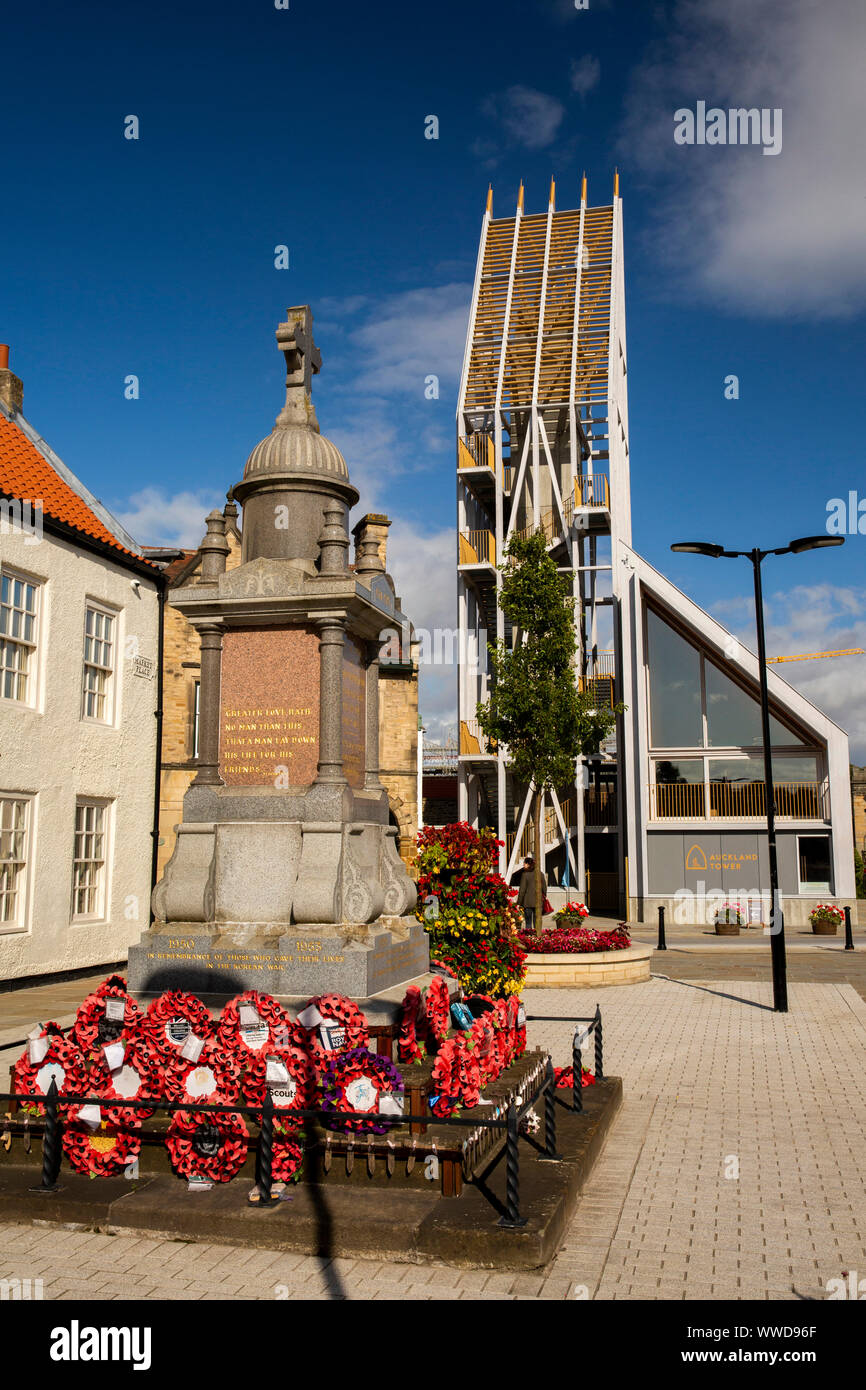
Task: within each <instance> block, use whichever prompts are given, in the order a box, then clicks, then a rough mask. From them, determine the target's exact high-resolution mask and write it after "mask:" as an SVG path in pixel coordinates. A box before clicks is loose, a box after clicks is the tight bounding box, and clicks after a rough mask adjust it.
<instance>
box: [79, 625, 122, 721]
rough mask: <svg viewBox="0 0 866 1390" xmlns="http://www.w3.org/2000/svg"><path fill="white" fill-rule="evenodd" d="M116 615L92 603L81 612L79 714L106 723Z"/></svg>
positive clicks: (110, 708) (110, 687)
mask: <svg viewBox="0 0 866 1390" xmlns="http://www.w3.org/2000/svg"><path fill="white" fill-rule="evenodd" d="M114 629H115V615H114V614H113V613H109V612H108V611H107V610H106V609H104V608H100V607H98V606H97V605H96V604H94V603H88V604H87V606H86V608H85V611H84V682H83V689H82V699H81V713H82V716H83V717H84V718H85V719H95V720H96V721H97V722H98V723H101V724H108V723H110V722H111V717H112V683H113V680H114V650H115V641H114Z"/></svg>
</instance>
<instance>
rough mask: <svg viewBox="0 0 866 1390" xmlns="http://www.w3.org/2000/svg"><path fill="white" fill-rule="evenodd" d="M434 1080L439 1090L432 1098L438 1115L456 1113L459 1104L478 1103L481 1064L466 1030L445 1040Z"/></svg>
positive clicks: (431, 1105) (432, 1108) (435, 1069)
mask: <svg viewBox="0 0 866 1390" xmlns="http://www.w3.org/2000/svg"><path fill="white" fill-rule="evenodd" d="M430 1084H431V1087H432V1089H433V1091H434V1093H435V1099H434V1100H431V1102H430V1109H431V1110H432V1112H433V1114H434V1115H441V1116H448V1115H453V1114H454V1111H455V1110H456V1109H457V1108H458V1106H466V1107H468V1109H470V1110H471V1109H472V1108H473V1107H474V1106H476V1105H477V1104H478V1102H479V1100H480V1098H481V1068H480V1066H479V1063H478V1058H477V1057H476V1056H475V1053H474V1051H473V1050H472V1048H471V1047H470V1046H469V1044H468V1042H467V1037H466V1034H465V1033H457V1034H456V1035H455V1036H454V1037H453V1038H449V1039H448V1041H447V1042H445V1043H443V1044H442V1046H441V1047H440V1049H439V1051H438V1052H437V1053H436V1061H435V1062H434V1063H433V1077H432V1080H431V1083H430Z"/></svg>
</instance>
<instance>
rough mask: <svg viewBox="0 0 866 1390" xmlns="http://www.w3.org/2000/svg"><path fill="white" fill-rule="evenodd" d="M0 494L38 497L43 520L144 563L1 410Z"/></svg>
mask: <svg viewBox="0 0 866 1390" xmlns="http://www.w3.org/2000/svg"><path fill="white" fill-rule="evenodd" d="M0 492H5V493H6V494H7V495H8V496H10V497H18V498H20V499H21V500H22V501H25V500H28V501H30V502H36V501H37V500H39V499H40V498H41V500H42V509H43V512H44V515H45V516H46V517H52V518H53V519H54V520H55V521H61V522H63V523H64V524H65V525H67V526H72V527H74V529H75V530H76V531H81V532H82V534H83V535H85V536H90V537H91V538H92V539H93V540H97V541H101V542H102V543H103V544H104V545H109V546H111V548H112V549H113V550H119V551H120V553H121V554H122V555H131V556H134V558H135V559H136V560H138V562H139V564H142V563H144V561H143V560H142V557H141V556H140V555H135V552H134V551H132V550H127V548H126V546H124V545H121V543H120V541H119V540H118V539H117V537H116V536H113V535H112V533H111V532H110V531H109V530H108V528H107V527H106V526H105V525H104V524H103V523H102V522H101V521H100V519H99V517H98V516H97V515H96V513H95V512H92V511H91V510H90V508H89V507H88V505H87V503H86V502H85V501H83V499H82V498H81V497H79V496H78V493H77V492H73V490H72V488H71V487H70V486H69V484H68V483H67V482H64V480H63V478H61V477H60V475H59V473H56V472H55V471H54V469H53V468H52V467H51V464H50V463H49V462H48V460H47V459H46V458H43V456H42V454H40V452H39V450H38V449H37V448H36V446H35V445H34V444H31V443H30V440H29V439H28V438H27V436H26V434H24V433H23V432H22V431H21V430H20V429H19V428H18V426H17V425H13V423H12V421H11V420H7V419H6V416H5V415H4V414H3V412H2V411H0Z"/></svg>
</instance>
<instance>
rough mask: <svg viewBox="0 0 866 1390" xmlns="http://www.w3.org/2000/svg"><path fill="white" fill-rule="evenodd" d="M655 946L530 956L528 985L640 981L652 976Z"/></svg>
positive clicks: (586, 986)
mask: <svg viewBox="0 0 866 1390" xmlns="http://www.w3.org/2000/svg"><path fill="white" fill-rule="evenodd" d="M651 958H652V947H651V946H626V947H625V949H624V950H619V951H557V952H555V953H551V954H550V955H541V954H538V955H536V954H535V953H532V954H530V955H528V956H527V957H526V981H525V986H524V987H525V988H526V989H597V988H598V987H599V986H600V985H636V984H640V982H641V981H642V980H648V979H649V977H650V960H651Z"/></svg>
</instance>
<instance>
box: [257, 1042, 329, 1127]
mask: <svg viewBox="0 0 866 1390" xmlns="http://www.w3.org/2000/svg"><path fill="white" fill-rule="evenodd" d="M242 1088H243V1094H244V1100H245V1101H246V1102H247V1104H248V1105H254V1106H260V1105H262V1103H263V1102H264V1099H265V1092H266V1090H268V1089H270V1092H271V1100H272V1101H273V1103H274V1110H275V1115H274V1129H275V1131H276V1133H277V1134H292V1133H294V1131H295V1130H296V1129H297V1128H298V1126H299V1125H302V1124H303V1123H304V1120H303V1117H302V1116H298V1117H297V1118H295V1119H293V1118H292V1114H291V1112H292V1111H293V1110H312V1109H313V1107H314V1105H315V1103H316V1088H317V1077H316V1069H315V1067H314V1066H313V1064H312V1062H311V1061H310V1059H309V1057H308V1056H307V1054H306V1053H305V1052H302V1051H301V1049H300V1048H299V1047H281V1048H274V1049H273V1050H271V1049H268V1051H267V1054H265V1053H264V1052H262V1053H259V1055H258V1057H256V1059H255V1061H254V1062H252V1063H251V1064H250V1066H249V1068H248V1069H247V1072H246V1074H245V1076H244V1079H243V1082H242ZM254 1118H255V1121H256V1124H261V1122H262V1118H261V1113H258V1114H256V1115H255V1116H254Z"/></svg>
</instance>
